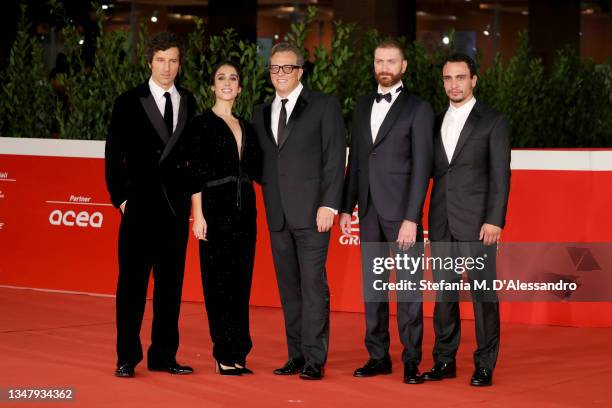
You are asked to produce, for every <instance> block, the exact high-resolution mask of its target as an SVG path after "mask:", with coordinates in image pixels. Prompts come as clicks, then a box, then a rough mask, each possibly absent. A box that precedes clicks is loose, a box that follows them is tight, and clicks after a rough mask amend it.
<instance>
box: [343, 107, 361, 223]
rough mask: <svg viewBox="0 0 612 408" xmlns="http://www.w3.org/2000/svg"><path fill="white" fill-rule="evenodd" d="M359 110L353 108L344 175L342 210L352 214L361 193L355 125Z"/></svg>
mask: <svg viewBox="0 0 612 408" xmlns="http://www.w3.org/2000/svg"><path fill="white" fill-rule="evenodd" d="M357 110H358V108H357V107H356V108H355V110H353V118H352V127H351V129H353V132H352V134H351V148H350V150H349V158H348V167H347V169H346V175H345V177H344V188H343V190H342V210H341V212H343V213H348V214H352V213H353V210H354V209H355V205H356V204H357V197H358V193H359V178H358V170H359V143H358V137H357V135H356V132H355V126H356V124H357Z"/></svg>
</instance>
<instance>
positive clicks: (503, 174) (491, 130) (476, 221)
mask: <svg viewBox="0 0 612 408" xmlns="http://www.w3.org/2000/svg"><path fill="white" fill-rule="evenodd" d="M445 113H446V111H444V112H442V113H441V114H440V115H438V117H437V118H436V126H435V129H436V133H435V138H434V169H433V190H432V193H431V202H430V207H429V237H430V239H431V240H433V241H435V240H439V239H441V238H442V237H443V236H444V234H445V231H446V228H447V223H448V228H449V229H450V232H451V234H452V236H453V237H454V238H455V239H458V240H460V241H478V239H479V235H480V228H481V227H482V224H483V223H488V224H493V225H496V226H498V227H501V228H503V227H504V226H505V223H506V207H507V203H508V194H509V192H510V128H509V125H508V121H507V119H506V117H505V116H504V115H502V114H500V113H499V112H497V111H495V110H494V109H493V108H491V107H489V106H487V105H485V104H483V103H481V102H480V101H476V104H475V105H474V108H472V111H471V112H470V115H469V116H468V118H467V120H466V122H465V125H464V126H463V129H462V130H461V134H460V136H459V141H458V142H457V147H456V148H455V151H454V153H453V157H452V158H451V161H450V163H449V162H448V158H447V156H446V151H445V150H444V145H443V143H442V134H441V131H440V130H441V127H442V121H443V120H444V115H445Z"/></svg>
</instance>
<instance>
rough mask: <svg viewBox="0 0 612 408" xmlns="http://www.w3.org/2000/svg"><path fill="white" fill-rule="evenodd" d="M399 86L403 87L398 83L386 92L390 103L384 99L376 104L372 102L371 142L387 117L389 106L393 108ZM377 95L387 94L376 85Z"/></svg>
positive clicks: (400, 82)
mask: <svg viewBox="0 0 612 408" xmlns="http://www.w3.org/2000/svg"><path fill="white" fill-rule="evenodd" d="M400 86H401V87H403V86H404V84H403V83H402V81H399V82H398V83H397V84H395V85H393V87H392V88H391V89H390V90H389V91H388V92H391V102H387V101H386V100H385V99H381V100H380V102H376V100H374V102H373V104H372V115H371V116H370V129H371V130H372V142H374V141H375V140H376V135H378V130H379V129H380V125H382V123H383V121H384V120H385V116H387V113H389V109H391V106H393V102H395V100H396V99H397V97H398V96H399V94H400V93H399V92H398V91H397V90H398V88H399V87H400ZM378 93H381V94H385V93H387V92H383V91H382V88H381V87H380V85H378Z"/></svg>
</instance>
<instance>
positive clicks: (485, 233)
mask: <svg viewBox="0 0 612 408" xmlns="http://www.w3.org/2000/svg"><path fill="white" fill-rule="evenodd" d="M501 232H502V229H501V228H499V227H498V226H497V225H493V224H487V223H484V224H482V227H481V228H480V238H479V239H480V240H481V241H482V243H483V244H485V245H493V244H497V243H498V242H499V238H501Z"/></svg>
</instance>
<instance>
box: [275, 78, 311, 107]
mask: <svg viewBox="0 0 612 408" xmlns="http://www.w3.org/2000/svg"><path fill="white" fill-rule="evenodd" d="M302 89H304V85H302V83H301V82H299V83H298V86H296V87H295V89H294V90H293V91H291V93H290V94H289V95H287V96H286V97H284V98H283V97H282V96H280V95H279V94H278V93H277V94H276V97H275V98H274V101H275V102H276V103H278V104H280V103H281V99H289V101H287V102H288V103H292V102H294V101H296V100H297V98H298V96H300V94H301V93H302Z"/></svg>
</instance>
